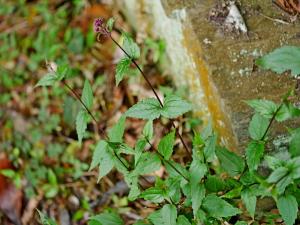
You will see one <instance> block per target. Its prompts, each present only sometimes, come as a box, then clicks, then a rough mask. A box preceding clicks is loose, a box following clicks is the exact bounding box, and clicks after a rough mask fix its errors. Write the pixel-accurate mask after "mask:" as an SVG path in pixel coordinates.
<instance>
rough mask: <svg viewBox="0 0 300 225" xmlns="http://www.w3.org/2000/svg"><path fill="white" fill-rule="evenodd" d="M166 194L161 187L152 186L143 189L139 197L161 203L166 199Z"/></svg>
mask: <svg viewBox="0 0 300 225" xmlns="http://www.w3.org/2000/svg"><path fill="white" fill-rule="evenodd" d="M164 194H165V193H164V190H162V189H161V188H158V187H151V188H148V189H146V190H145V191H143V193H142V194H141V195H140V196H139V197H140V198H144V199H145V200H149V201H151V202H153V203H161V202H162V201H163V200H164Z"/></svg>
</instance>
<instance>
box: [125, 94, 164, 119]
mask: <svg viewBox="0 0 300 225" xmlns="http://www.w3.org/2000/svg"><path fill="white" fill-rule="evenodd" d="M160 114H161V107H160V104H159V102H158V101H157V99H155V98H147V99H144V100H141V101H139V102H138V103H137V104H135V105H133V106H132V107H131V108H130V109H128V111H127V112H126V113H125V115H126V116H128V117H134V118H139V119H148V120H154V119H157V118H158V117H159V116H160Z"/></svg>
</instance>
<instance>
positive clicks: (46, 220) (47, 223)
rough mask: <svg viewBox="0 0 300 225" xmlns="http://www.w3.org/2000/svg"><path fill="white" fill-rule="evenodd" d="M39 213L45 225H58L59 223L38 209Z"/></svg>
mask: <svg viewBox="0 0 300 225" xmlns="http://www.w3.org/2000/svg"><path fill="white" fill-rule="evenodd" d="M37 211H38V213H39V216H40V219H41V223H42V224H43V225H57V223H56V222H55V221H54V220H52V219H50V218H48V217H47V216H46V215H45V214H44V213H42V212H41V211H40V210H38V209H37Z"/></svg>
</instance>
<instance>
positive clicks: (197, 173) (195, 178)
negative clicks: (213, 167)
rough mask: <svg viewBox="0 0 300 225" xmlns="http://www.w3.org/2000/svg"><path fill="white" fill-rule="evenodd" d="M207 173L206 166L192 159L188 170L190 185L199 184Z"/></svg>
mask: <svg viewBox="0 0 300 225" xmlns="http://www.w3.org/2000/svg"><path fill="white" fill-rule="evenodd" d="M207 171H208V170H207V166H206V164H205V163H203V162H201V161H200V160H198V159H195V158H194V159H193V161H192V163H191V166H190V169H189V172H190V177H191V184H199V182H200V181H201V179H202V178H203V177H204V176H205V175H206V173H207Z"/></svg>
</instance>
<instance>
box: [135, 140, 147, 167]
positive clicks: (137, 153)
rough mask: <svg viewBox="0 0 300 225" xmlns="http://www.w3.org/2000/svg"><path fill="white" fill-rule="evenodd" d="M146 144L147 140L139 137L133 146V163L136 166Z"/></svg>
mask: <svg viewBox="0 0 300 225" xmlns="http://www.w3.org/2000/svg"><path fill="white" fill-rule="evenodd" d="M146 144H147V141H146V140H145V139H144V138H142V139H139V140H138V141H137V142H136V144H135V148H134V152H135V154H134V165H135V166H136V164H137V163H138V161H139V159H140V157H141V155H142V153H143V151H144V149H145V147H146Z"/></svg>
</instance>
